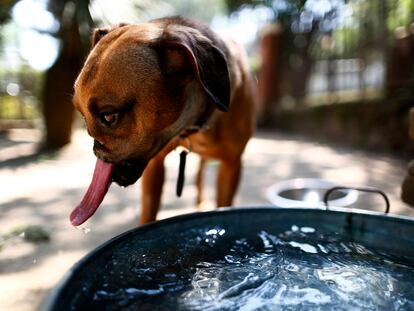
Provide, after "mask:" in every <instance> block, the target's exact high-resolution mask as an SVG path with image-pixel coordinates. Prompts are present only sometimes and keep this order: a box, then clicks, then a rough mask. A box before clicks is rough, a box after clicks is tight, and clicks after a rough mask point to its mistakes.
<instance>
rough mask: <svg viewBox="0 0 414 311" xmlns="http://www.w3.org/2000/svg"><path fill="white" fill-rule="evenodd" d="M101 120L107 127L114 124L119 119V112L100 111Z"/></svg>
mask: <svg viewBox="0 0 414 311" xmlns="http://www.w3.org/2000/svg"><path fill="white" fill-rule="evenodd" d="M100 119H101V122H102V123H103V124H104V125H106V126H109V127H113V126H115V125H116V124H117V123H118V121H119V113H118V112H111V113H108V112H102V113H101V114H100Z"/></svg>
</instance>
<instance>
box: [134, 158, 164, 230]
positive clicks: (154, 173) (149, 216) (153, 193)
mask: <svg viewBox="0 0 414 311" xmlns="http://www.w3.org/2000/svg"><path fill="white" fill-rule="evenodd" d="M164 158H165V156H164V155H158V156H156V157H155V158H153V159H152V160H151V161H150V162H149V163H148V165H147V167H146V168H145V170H144V173H143V175H142V199H141V202H142V207H141V217H140V219H139V223H140V224H141V225H143V224H147V223H149V222H153V221H155V220H156V217H157V213H158V210H159V208H160V204H161V193H162V186H163V184H164V175H165V172H164V171H165V169H164Z"/></svg>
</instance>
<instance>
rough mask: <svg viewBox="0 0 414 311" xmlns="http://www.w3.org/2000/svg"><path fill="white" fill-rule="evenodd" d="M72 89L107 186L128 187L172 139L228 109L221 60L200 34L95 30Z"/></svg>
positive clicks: (147, 28)
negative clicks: (107, 168) (110, 168)
mask: <svg viewBox="0 0 414 311" xmlns="http://www.w3.org/2000/svg"><path fill="white" fill-rule="evenodd" d="M92 41H93V49H92V51H91V53H90V55H89V56H88V58H87V60H86V62H85V65H84V68H83V69H82V71H81V73H80V75H79V77H78V79H77V80H76V83H75V96H74V104H75V107H76V108H77V109H78V110H79V111H80V112H81V114H82V115H83V117H84V119H85V122H86V126H87V129H88V133H89V134H90V135H91V136H92V137H93V138H94V147H93V149H94V152H95V154H96V156H97V157H98V158H99V159H101V160H103V161H105V162H109V163H113V164H115V168H114V172H113V176H112V179H113V180H114V181H115V182H117V183H118V184H120V185H122V186H127V185H130V184H132V183H134V182H135V181H136V180H137V179H138V178H139V177H140V176H141V174H142V171H143V170H144V168H145V166H146V164H147V163H148V161H149V160H150V159H151V158H152V157H153V156H154V155H155V154H156V153H157V152H158V151H159V150H160V149H161V148H162V147H164V146H165V145H166V144H167V143H168V142H169V141H170V140H171V138H173V137H174V136H176V135H178V134H179V133H180V132H181V131H183V130H184V129H185V128H186V127H188V126H191V125H195V124H196V123H197V122H198V121H199V120H200V118H202V117H203V116H205V114H206V112H208V111H211V110H212V109H214V108H218V109H220V110H224V111H225V110H227V109H228V106H229V100H230V81H229V73H228V68H227V62H226V57H225V54H224V53H223V52H222V51H221V50H220V49H219V48H217V47H216V46H215V45H214V44H213V42H212V41H211V40H210V39H209V38H207V37H206V36H204V35H203V34H202V33H201V32H200V31H198V30H196V29H194V28H190V27H186V26H181V25H176V24H170V25H165V24H163V23H157V22H152V23H146V24H138V25H124V26H120V27H115V28H111V29H98V30H95V32H94V34H93V39H92Z"/></svg>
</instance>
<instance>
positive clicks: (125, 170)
mask: <svg viewBox="0 0 414 311" xmlns="http://www.w3.org/2000/svg"><path fill="white" fill-rule="evenodd" d="M145 166H146V162H144V161H140V160H127V161H123V162H121V163H117V164H113V163H108V162H104V161H103V160H101V159H99V158H98V159H97V161H96V164H95V170H94V173H93V177H92V181H91V183H90V185H89V188H88V190H87V191H86V193H85V195H84V197H83V199H82V201H81V202H80V203H79V205H78V206H77V207H76V208H75V209H74V210H73V211H72V213H71V215H70V222H71V223H72V225H74V226H79V225H81V224H83V223H84V222H85V221H87V220H88V219H89V218H90V217H92V215H93V214H94V213H95V212H96V210H97V209H98V207H99V205H100V204H101V203H102V201H103V199H104V197H105V195H106V193H107V192H108V189H109V186H110V185H111V182H112V181H114V182H116V183H117V184H118V185H120V186H122V187H126V186H129V185H132V184H133V183H135V182H136V181H137V180H138V178H139V177H141V175H142V172H143V171H144V168H145Z"/></svg>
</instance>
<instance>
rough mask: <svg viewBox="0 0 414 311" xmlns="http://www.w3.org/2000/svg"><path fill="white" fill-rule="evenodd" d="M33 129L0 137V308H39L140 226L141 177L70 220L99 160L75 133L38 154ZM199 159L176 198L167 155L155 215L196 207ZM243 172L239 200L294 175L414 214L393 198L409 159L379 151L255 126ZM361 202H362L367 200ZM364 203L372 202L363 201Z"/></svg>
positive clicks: (252, 198) (210, 190) (257, 200)
mask: <svg viewBox="0 0 414 311" xmlns="http://www.w3.org/2000/svg"><path fill="white" fill-rule="evenodd" d="M38 139H39V133H38V132H36V131H34V130H13V131H11V132H10V133H8V135H3V136H0V185H1V188H0V242H1V243H0V247H1V249H0V310H13V311H32V310H36V309H38V307H39V305H40V304H41V303H42V301H43V300H44V298H45V297H46V295H47V293H48V292H49V290H50V289H51V288H53V287H54V286H55V284H56V283H57V282H58V281H59V280H60V279H61V278H62V276H63V274H64V273H65V272H66V271H67V270H68V269H69V268H70V267H71V266H72V265H73V264H74V263H75V262H76V261H78V260H79V259H80V258H81V257H83V256H84V255H85V254H87V253H88V252H90V251H91V250H92V249H94V248H95V247H96V246H98V245H99V244H101V243H103V242H104V241H106V240H108V239H109V238H111V237H114V236H116V235H118V234H120V233H122V232H124V231H126V230H128V229H131V228H133V227H134V226H135V225H136V224H137V218H138V217H139V197H140V185H139V184H140V183H139V182H138V183H137V184H136V185H133V186H131V187H128V188H125V189H122V188H120V187H117V186H115V185H112V186H111V188H110V190H109V193H108V195H107V196H106V198H105V200H104V203H103V205H102V206H101V208H100V209H99V210H98V212H97V213H96V214H95V216H94V217H93V218H92V219H91V220H89V221H88V222H87V223H86V224H85V225H84V226H82V228H80V229H76V228H74V227H72V226H71V225H70V223H69V219H68V217H69V214H70V212H71V210H72V209H73V208H74V206H76V205H77V203H78V202H79V201H80V199H81V198H82V195H83V194H84V192H85V190H86V188H87V186H88V185H89V182H90V180H91V176H92V172H93V167H94V162H95V158H94V155H93V153H92V151H91V144H92V142H91V140H90V138H89V137H87V136H86V134H85V131H83V130H77V131H76V133H75V134H74V137H73V142H72V143H71V144H70V145H69V146H68V147H66V148H64V149H63V150H62V151H61V152H59V153H55V154H49V155H40V156H39V155H36V154H35V153H34V152H35V146H36V144H35V143H36V141H38ZM197 161H198V159H197V157H196V156H194V155H190V157H189V161H188V166H187V171H186V172H187V176H186V178H187V179H186V186H185V188H184V193H183V196H182V197H181V198H177V197H176V196H175V181H176V176H177V168H178V153H176V152H173V153H172V154H171V155H170V156H169V157H168V159H167V167H168V168H167V184H166V185H165V189H164V195H163V208H162V212H161V213H160V215H159V216H160V217H159V218H165V217H170V216H173V215H176V214H181V213H188V212H194V211H196V209H195V207H194V202H195V186H194V176H195V172H196V169H197V164H198V162H197ZM243 163H244V173H243V179H242V183H241V186H240V190H239V194H238V196H237V199H236V205H239V206H252V205H256V206H258V205H270V203H269V201H268V200H267V198H266V189H267V188H268V187H269V186H271V185H272V184H274V183H276V182H279V181H282V180H287V179H291V178H299V177H312V178H323V179H327V180H331V181H334V182H338V183H341V184H347V185H369V186H374V187H378V188H380V189H382V190H384V191H385V192H386V193H387V194H388V195H389V198H390V201H391V212H392V213H394V214H403V215H409V216H414V209H412V208H410V207H408V206H407V205H405V204H404V203H402V202H401V201H400V199H399V195H400V185H401V182H402V179H403V177H404V175H405V168H406V160H403V159H399V158H397V157H392V156H389V155H384V154H373V153H366V152H362V151H357V150H354V149H347V148H338V147H333V146H329V145H325V144H319V143H314V142H310V141H307V140H305V139H302V138H298V137H294V136H288V135H284V134H283V135H282V134H274V133H258V134H257V135H256V136H255V137H254V138H253V139H252V140H251V141H250V143H249V145H248V146H247V150H246V153H245V155H244V158H243ZM216 167H217V163H216V162H211V163H209V165H208V167H207V172H206V180H207V182H206V187H207V190H206V198H205V200H204V202H203V204H202V210H210V209H213V208H214V179H215V170H216ZM361 202H364V203H363V204H362V203H361ZM366 202H369V203H372V204H367V203H366ZM357 205H358V206H357V207H362V206H361V205H363V207H365V206H366V205H367V208H368V206H373V207H375V208H376V209H381V208H382V207H383V206H382V203H381V202H379V201H378V200H377V199H375V200H374V199H372V200H371V199H363V198H362V201H359V202H358V203H357ZM28 225H32V226H33V225H37V226H39V228H41V229H42V230H44V231H45V232H46V233H47V234H48V235H49V236H50V241H48V242H42V243H32V242H28V241H26V240H25V239H24V236H23V234H16V235H14V236H12V237H10V236H11V235H10V233H11V232H13V231H16V228H21V227H22V226H23V227H24V226H28Z"/></svg>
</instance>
